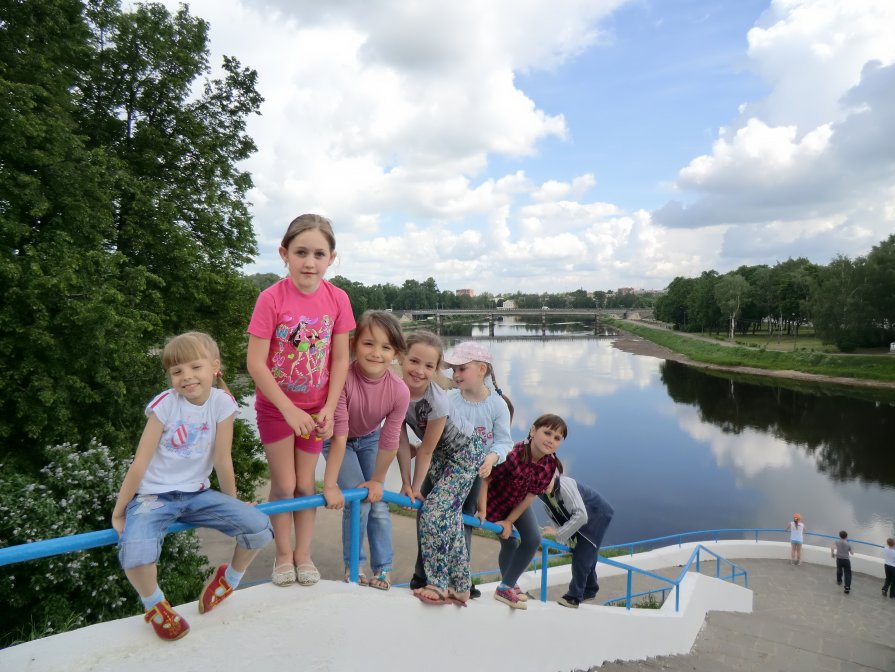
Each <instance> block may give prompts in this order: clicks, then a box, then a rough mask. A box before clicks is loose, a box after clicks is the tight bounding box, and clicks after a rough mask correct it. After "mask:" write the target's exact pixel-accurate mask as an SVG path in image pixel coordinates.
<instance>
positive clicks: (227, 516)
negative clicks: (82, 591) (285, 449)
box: [118, 490, 273, 569]
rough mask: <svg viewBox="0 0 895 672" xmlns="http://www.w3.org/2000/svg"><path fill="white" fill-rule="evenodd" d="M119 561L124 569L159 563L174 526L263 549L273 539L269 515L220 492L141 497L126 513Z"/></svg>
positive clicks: (130, 504) (204, 491)
mask: <svg viewBox="0 0 895 672" xmlns="http://www.w3.org/2000/svg"><path fill="white" fill-rule="evenodd" d="M124 515H125V518H124V532H122V534H121V538H120V539H119V541H118V561H119V562H120V563H121V566H122V567H123V568H124V569H132V568H134V567H140V566H142V565H152V564H155V563H156V562H158V558H159V555H160V554H161V552H162V540H163V539H164V538H165V533H166V532H167V530H168V527H169V526H170V525H171V524H173V523H189V524H192V525H195V526H196V527H210V528H212V529H214V530H219V531H220V532H223V533H224V534H226V535H227V536H230V537H235V538H236V543H237V544H238V545H240V546H242V547H243V548H263V547H264V546H266V545H267V544H268V543H269V542H270V541H271V539H273V528H271V526H270V520H269V519H268V517H267V515H265V514H264V513H262V512H261V511H259V510H258V509H256V508H255V507H254V506H251V505H250V504H246V503H245V502H241V501H239V500H238V499H234V498H233V497H229V496H228V495H225V494H224V493H222V492H218V491H217V490H200V491H198V492H178V491H175V492H162V493H159V494H155V495H137V496H136V497H134V498H133V499H132V500H131V501H130V503H129V504H128V505H127V508H126V509H125V514H124Z"/></svg>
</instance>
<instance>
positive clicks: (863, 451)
mask: <svg viewBox="0 0 895 672" xmlns="http://www.w3.org/2000/svg"><path fill="white" fill-rule="evenodd" d="M661 376H662V382H663V383H664V384H665V386H666V387H667V388H668V394H669V396H670V397H671V398H672V399H673V400H674V401H676V402H679V403H686V404H692V405H694V406H696V407H697V408H698V409H699V415H700V419H701V420H702V421H704V422H709V423H712V424H714V425H717V426H718V427H720V428H721V429H722V430H723V431H724V432H730V433H733V434H740V433H742V432H743V431H744V430H746V429H747V428H751V429H757V430H760V431H761V432H762V433H766V434H770V435H773V436H776V437H780V438H782V439H783V440H785V441H786V442H787V443H792V444H797V445H799V446H801V447H803V448H804V449H805V451H806V452H807V453H808V454H810V455H813V456H814V458H815V461H816V464H817V467H818V468H819V469H820V470H821V471H823V472H825V473H827V474H829V475H830V476H831V477H832V478H834V479H836V480H838V481H852V480H856V479H857V480H860V481H866V482H870V483H880V484H882V485H887V486H893V485H895V451H892V450H886V449H884V448H883V447H884V446H887V445H891V443H892V437H893V436H895V404H893V403H891V402H874V401H868V400H860V399H851V398H848V397H844V396H831V395H828V394H824V393H823V390H822V388H818V387H816V386H814V387H806V388H805V389H804V390H801V391H797V390H793V389H786V388H784V387H780V386H779V385H773V384H770V385H758V384H753V383H743V382H738V381H734V380H730V379H725V378H720V377H716V376H713V375H706V374H705V373H703V372H701V371H698V370H696V369H693V368H691V367H688V366H684V365H683V364H678V363H677V362H666V363H664V364H663V365H662V368H661ZM761 452H762V453H764V452H765V451H761Z"/></svg>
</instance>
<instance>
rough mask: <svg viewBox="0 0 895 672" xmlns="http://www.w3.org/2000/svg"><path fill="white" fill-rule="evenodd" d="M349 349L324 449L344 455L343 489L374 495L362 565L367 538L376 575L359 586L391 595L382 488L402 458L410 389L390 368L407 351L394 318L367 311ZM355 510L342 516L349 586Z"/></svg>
mask: <svg viewBox="0 0 895 672" xmlns="http://www.w3.org/2000/svg"><path fill="white" fill-rule="evenodd" d="M350 349H351V353H352V355H353V356H354V361H352V362H351V364H350V365H349V367H348V377H347V378H346V379H345V387H344V388H343V389H342V394H341V395H340V397H339V402H338V404H337V405H336V410H335V416H334V428H333V437H332V439H331V440H330V441H327V442H326V445H325V446H324V449H323V450H324V454H325V455H327V458H328V456H329V452H330V450H333V451H334V453H335V454H336V455H341V454H343V453H344V458H343V459H342V464H341V468H340V469H339V476H338V484H339V487H340V488H342V489H343V490H347V489H350V488H368V489H369V491H370V494H369V497H368V498H367V499H366V500H365V501H364V502H362V503H360V507H361V514H360V539H361V546H360V563H361V566H363V564H364V562H365V560H366V558H365V554H364V538H365V537H367V538H368V540H369V544H370V567H371V568H372V570H373V575H372V578H371V579H370V580H369V582H368V581H367V578H366V576H365V575H364V574H363V572H361V573H360V575H359V581H358V582H359V583H360V584H361V585H370V586H371V587H373V588H378V589H380V590H388V589H389V588H390V587H391V571H392V560H393V557H394V551H393V549H392V521H391V514H390V513H389V510H388V505H387V504H386V503H385V502H383V501H382V488H383V483H384V482H385V475H386V473H387V472H388V468H389V465H391V463H392V461H393V460H394V459H395V455H396V454H397V450H398V439H399V436H400V432H401V428H402V425H403V423H404V416H405V414H406V413H407V405H408V404H409V403H410V391H409V390H408V389H407V385H406V384H405V383H404V381H403V380H402V379H401V378H400V376H397V375H395V374H394V373H392V372H391V371H390V370H389V367H390V366H391V364H392V362H393V361H394V360H395V358H396V357H398V356H399V355H402V354H404V352H405V350H406V349H407V346H406V344H405V342H404V335H403V334H402V333H401V325H400V324H399V323H398V320H397V319H396V318H395V317H394V315H392V314H391V313H387V312H385V311H379V310H368V311H367V312H365V313H364V314H363V315H361V317H360V319H359V320H358V323H357V329H356V330H355V332H354V337H353V338H352V339H351V347H350ZM380 427H381V428H380ZM354 505H355V503H352V502H346V503H345V508H344V509H343V515H342V556H343V558H344V560H345V580H346V581H347V580H348V574H349V572H348V562H349V552H350V548H351V536H350V534H351V522H350V521H351V518H350V515H351V507H352V506H354Z"/></svg>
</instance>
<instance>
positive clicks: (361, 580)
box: [345, 567, 370, 586]
mask: <svg viewBox="0 0 895 672" xmlns="http://www.w3.org/2000/svg"><path fill="white" fill-rule="evenodd" d="M345 583H351V570H350V569H349V568H348V567H346V568H345ZM357 585H359V586H369V585H370V582H369V581H368V580H367V575H366V574H364V573H363V572H358V573H357Z"/></svg>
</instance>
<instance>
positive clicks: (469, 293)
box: [454, 289, 475, 299]
mask: <svg viewBox="0 0 895 672" xmlns="http://www.w3.org/2000/svg"><path fill="white" fill-rule="evenodd" d="M454 293H455V294H456V295H457V296H468V297H469V298H470V299H471V298H472V297H474V296H475V290H474V289H458V290H457V291H456V292H454Z"/></svg>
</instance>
